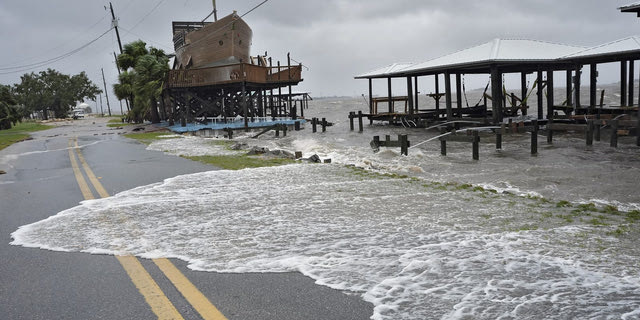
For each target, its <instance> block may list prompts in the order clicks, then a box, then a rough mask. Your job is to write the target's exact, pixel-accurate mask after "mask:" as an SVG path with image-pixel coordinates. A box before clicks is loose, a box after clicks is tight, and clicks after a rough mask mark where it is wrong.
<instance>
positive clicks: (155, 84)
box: [113, 40, 169, 123]
mask: <svg viewBox="0 0 640 320" xmlns="http://www.w3.org/2000/svg"><path fill="white" fill-rule="evenodd" d="M118 65H119V66H120V67H121V68H123V69H124V70H125V71H124V72H123V73H122V74H121V75H120V77H119V80H120V83H118V84H115V85H114V86H113V88H114V91H115V94H116V96H117V97H118V98H119V99H122V98H131V97H133V98H132V99H131V101H133V106H131V112H130V113H131V114H130V115H129V116H130V117H131V118H132V119H133V120H134V121H135V122H142V120H143V119H144V118H145V116H146V115H147V114H149V116H150V117H149V118H150V120H151V122H152V123H158V122H160V117H159V114H158V99H159V97H160V95H161V93H162V84H163V83H164V80H165V77H166V74H167V72H168V71H169V59H168V58H167V56H166V55H165V53H164V51H162V50H160V49H156V48H153V47H151V48H150V49H149V50H147V48H146V43H144V42H143V41H141V40H138V41H135V42H132V43H129V44H126V45H125V46H124V51H123V53H122V54H120V55H119V56H118Z"/></svg>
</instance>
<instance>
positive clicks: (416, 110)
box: [413, 76, 420, 113]
mask: <svg viewBox="0 0 640 320" xmlns="http://www.w3.org/2000/svg"><path fill="white" fill-rule="evenodd" d="M413 82H414V86H413V91H414V95H415V100H416V101H415V105H414V107H415V113H418V110H419V108H418V98H419V97H420V95H419V94H420V92H419V91H418V76H415V77H413Z"/></svg>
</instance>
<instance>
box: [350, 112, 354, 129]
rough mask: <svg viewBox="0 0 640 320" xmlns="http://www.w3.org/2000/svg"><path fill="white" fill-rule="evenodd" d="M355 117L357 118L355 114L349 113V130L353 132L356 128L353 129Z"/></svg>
mask: <svg viewBox="0 0 640 320" xmlns="http://www.w3.org/2000/svg"><path fill="white" fill-rule="evenodd" d="M354 117H355V112H353V111H350V112H349V128H350V129H351V131H353V130H354V127H353V118H354Z"/></svg>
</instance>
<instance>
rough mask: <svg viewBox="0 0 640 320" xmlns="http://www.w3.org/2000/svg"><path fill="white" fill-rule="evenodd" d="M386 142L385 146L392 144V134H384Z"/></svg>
mask: <svg viewBox="0 0 640 320" xmlns="http://www.w3.org/2000/svg"><path fill="white" fill-rule="evenodd" d="M384 142H385V146H389V145H391V136H390V135H388V134H387V135H385V136H384Z"/></svg>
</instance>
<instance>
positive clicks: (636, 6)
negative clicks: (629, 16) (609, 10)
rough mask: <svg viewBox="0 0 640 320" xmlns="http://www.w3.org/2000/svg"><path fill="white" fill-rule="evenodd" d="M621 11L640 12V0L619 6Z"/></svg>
mask: <svg viewBox="0 0 640 320" xmlns="http://www.w3.org/2000/svg"><path fill="white" fill-rule="evenodd" d="M618 10H620V11H621V12H638V13H639V14H640V1H637V2H634V3H630V4H628V5H624V6H622V7H620V8H618Z"/></svg>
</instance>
